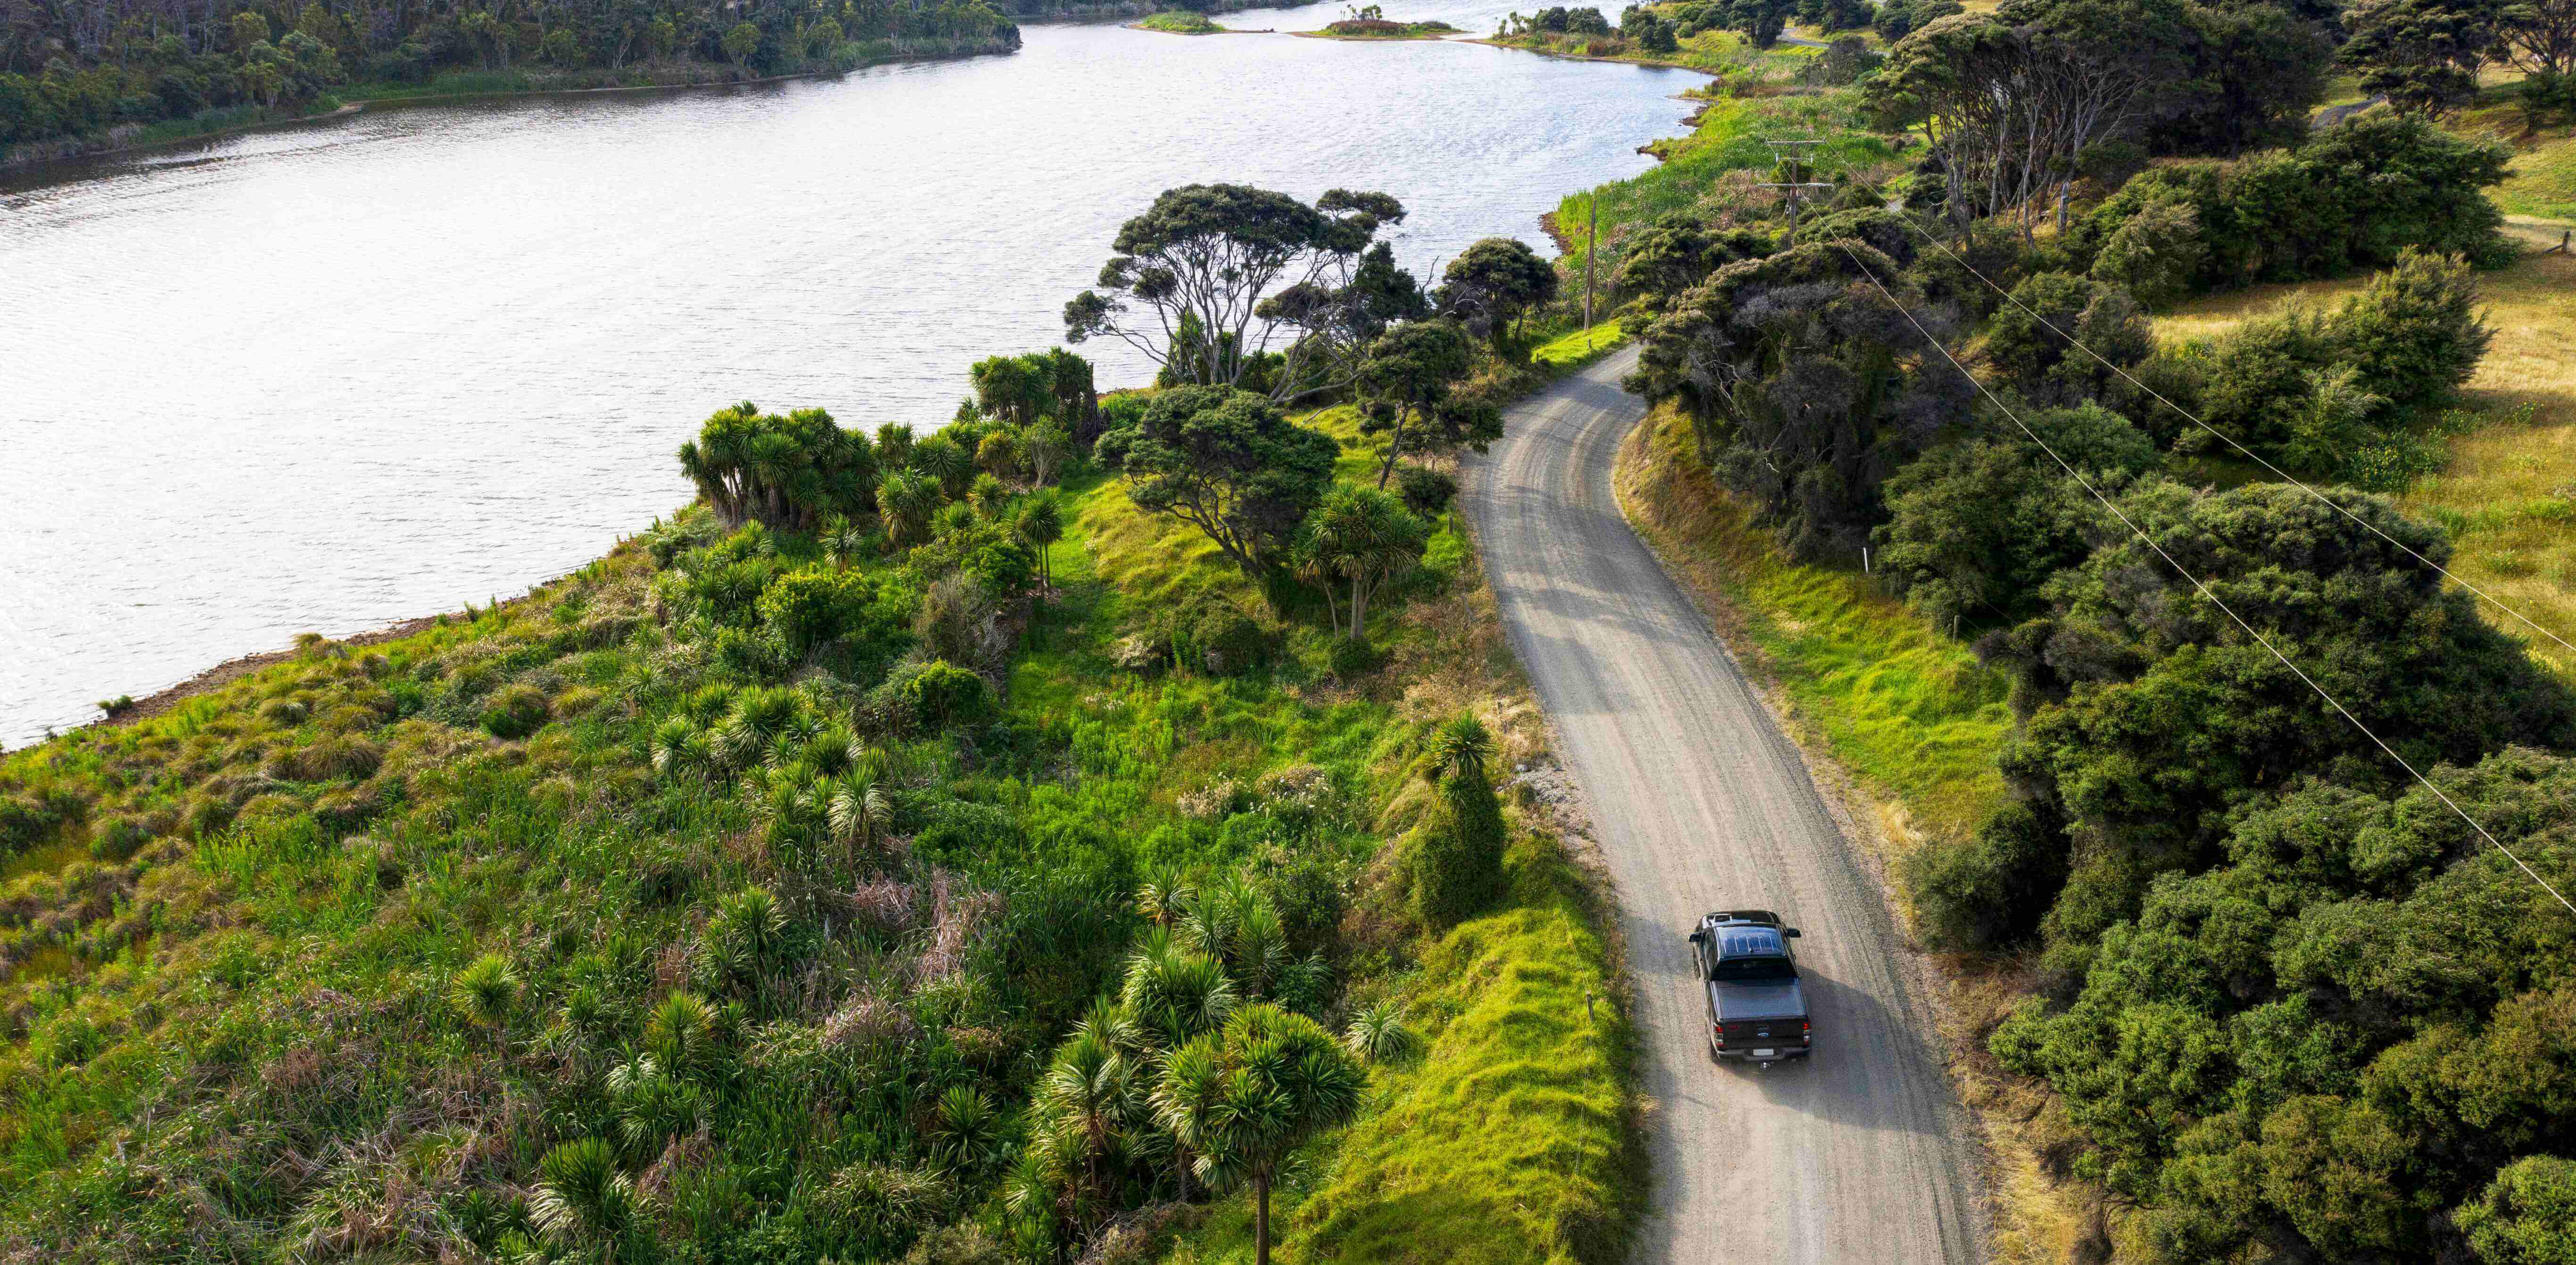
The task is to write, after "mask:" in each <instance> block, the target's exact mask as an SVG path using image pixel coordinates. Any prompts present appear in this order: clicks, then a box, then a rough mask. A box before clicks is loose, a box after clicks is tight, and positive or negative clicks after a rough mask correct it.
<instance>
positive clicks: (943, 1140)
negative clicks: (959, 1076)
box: [931, 1085, 1008, 1172]
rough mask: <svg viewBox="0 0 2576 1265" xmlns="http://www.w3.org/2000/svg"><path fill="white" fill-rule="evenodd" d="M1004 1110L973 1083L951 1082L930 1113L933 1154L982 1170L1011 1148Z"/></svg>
mask: <svg viewBox="0 0 2576 1265" xmlns="http://www.w3.org/2000/svg"><path fill="white" fill-rule="evenodd" d="M1002 1124H1003V1121H1002V1113H1001V1112H999V1111H996V1110H994V1108H993V1100H992V1099H991V1098H988V1097H986V1096H985V1094H984V1091H983V1090H981V1089H978V1088H976V1087H975V1086H972V1085H951V1086H949V1087H948V1089H947V1091H946V1092H944V1093H942V1094H940V1095H939V1106H938V1108H937V1109H936V1110H934V1111H933V1112H932V1113H931V1154H932V1155H933V1156H935V1157H936V1158H937V1159H938V1160H939V1162H940V1163H942V1164H946V1165H948V1166H950V1167H952V1168H959V1169H965V1170H968V1171H970V1172H971V1171H979V1170H981V1169H983V1168H984V1167H986V1166H987V1165H990V1164H992V1163H993V1162H994V1161H996V1160H998V1159H1000V1158H1001V1157H1002V1155H1003V1154H1004V1153H1005V1152H1006V1151H1007V1150H1008V1147H1007V1146H1006V1145H1005V1139H1004V1137H1003V1129H1002Z"/></svg>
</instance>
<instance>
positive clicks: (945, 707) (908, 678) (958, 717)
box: [900, 659, 993, 728]
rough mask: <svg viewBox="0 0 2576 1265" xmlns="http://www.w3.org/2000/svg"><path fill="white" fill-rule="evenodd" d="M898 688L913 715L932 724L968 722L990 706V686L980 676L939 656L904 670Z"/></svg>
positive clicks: (950, 724) (982, 713)
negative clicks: (907, 670) (914, 667)
mask: <svg viewBox="0 0 2576 1265" xmlns="http://www.w3.org/2000/svg"><path fill="white" fill-rule="evenodd" d="M900 688H901V690H902V698H903V701H904V703H905V704H906V705H907V706H909V707H911V709H912V712H913V715H914V717H915V718H917V719H918V720H919V721H920V723H921V724H923V725H926V726H929V727H932V728H948V727H952V726H960V725H971V724H974V723H977V722H978V721H981V720H982V719H984V717H985V715H986V714H987V713H988V712H989V711H990V710H991V708H992V701H993V691H992V687H991V686H988V685H986V684H984V678H982V677H980V676H977V675H975V674H974V673H972V672H969V671H967V670H966V669H964V668H961V667H958V666H956V665H955V664H952V663H949V662H947V661H945V660H941V659H933V660H931V661H930V662H928V663H925V664H923V665H921V666H920V667H919V668H918V669H916V670H914V671H912V672H910V673H907V674H905V675H904V677H903V678H902V680H901V683H900Z"/></svg>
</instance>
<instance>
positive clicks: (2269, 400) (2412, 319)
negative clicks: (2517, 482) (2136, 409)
mask: <svg viewBox="0 0 2576 1265" xmlns="http://www.w3.org/2000/svg"><path fill="white" fill-rule="evenodd" d="M2491 336H2492V331H2490V330H2489V329H2488V328H2487V326H2486V324H2485V322H2484V321H2483V320H2481V319H2480V316H2479V313H2478V310H2477V290H2476V285H2475V282H2474V281H2473V280H2472V279H2471V276H2470V273H2469V269H2468V265H2467V263H2466V262H2465V261H2464V260H2461V259H2459V258H2458V257H2456V256H2452V257H2442V256H2435V255H2427V254H2424V253H2421V252H2417V251H2407V252H2405V253H2403V254H2401V255H2400V256H2399V259H2398V262H2397V265H2396V266H2395V267H2394V268H2391V269H2389V270H2388V271H2386V272H2384V273H2382V274H2380V275H2379V276H2378V277H2376V278H2374V279H2373V280H2372V282H2371V285H2370V288H2369V289H2367V290H2365V291H2363V292H2362V293H2360V294H2357V295H2354V296H2352V297H2350V298H2348V299H2346V300H2345V301H2344V302H2343V303H2342V304H2341V305H2339V306H2338V307H2336V308H2335V309H2334V310H2332V311H2331V312H2316V311H2313V310H2307V309H2299V308H2292V309H2290V310H2287V311H2282V312H2275V313H2271V314H2268V315H2264V316H2258V317H2253V318H2250V319H2248V320H2246V321H2244V322H2243V323H2241V324H2239V325H2238V326H2237V327H2236V328H2234V329H2232V330H2229V331H2228V332H2227V333H2225V334H2223V335H2221V336H2219V337H2218V338H2215V339H2212V340H2209V341H2207V342H2205V343H2198V344H2191V345H2186V346H2185V347H2182V348H2180V349H2178V350H2177V352H2176V355H2175V359H2176V362H2177V364H2178V366H2179V367H2180V368H2181V370H2182V371H2183V373H2184V375H2185V376H2186V377H2187V378H2188V379H2189V382H2190V391H2191V393H2192V395H2193V396H2194V397H2195V400H2196V403H2197V408H2196V412H2197V413H2198V414H2199V416H2200V419H2201V420H2202V421H2203V422H2205V423H2207V424H2208V425H2209V426H2210V427H2211V428H2213V429H2215V430H2217V431H2219V432H2221V433H2223V434H2225V435H2226V436H2228V437H2229V438H2232V439H2234V440H2236V441H2237V442H2238V443H2241V444H2244V445H2245V446H2246V447H2248V448H2251V449H2253V450H2254V451H2255V452H2257V453H2259V454H2261V455H2263V456H2265V457H2267V458H2270V459H2272V460H2274V461H2278V462H2280V463H2281V464H2283V465H2285V466H2288V467H2290V468H2292V469H2295V470H2304V471H2310V472H2314V473H2320V474H2326V475H2340V474H2346V473H2348V471H2349V468H2350V466H2351V464H2352V462H2353V461H2354V460H2355V459H2356V457H2357V456H2358V455H2360V454H2362V453H2364V452H2366V451H2368V450H2370V449H2371V448H2372V447H2374V446H2375V445H2377V444H2379V443H2380V442H2382V437H2383V436H2384V435H2385V434H2386V433H2387V432H2388V431H2389V430H2391V429H2392V428H2394V427H2398V426H2402V425H2404V424H2405V423H2407V422H2408V421H2411V420H2413V418H2414V416H2415V414H2416V413H2417V412H2418V411H2420V410H2424V409H2429V408H2436V407H2440V406H2442V405H2445V404H2448V403H2450V402H2451V401H2452V400H2453V399H2454V398H2455V395H2456V392H2457V391H2458V389H2459V387H2460V386H2461V385H2462V384H2464V383H2466V382H2467V381H2468V379H2469V376H2470V375H2471V374H2472V373H2474V372H2475V371H2476V369H2477V363H2478V359H2479V357H2481V356H2483V355H2484V354H2485V352H2486V348H2487V343H2488V340H2489V338H2490V337H2491ZM2178 446H2179V447H2180V448H2181V450H2182V451H2185V452H2193V451H2199V450H2202V449H2208V448H2215V447H2218V446H2220V445H2219V441H2218V440H2217V439H2216V438H2215V437H2213V436H2210V435H2208V434H2207V433H2206V432H2197V431H2194V432H2185V433H2184V434H2183V436H2182V438H2181V441H2180V443H2179V445H2178Z"/></svg>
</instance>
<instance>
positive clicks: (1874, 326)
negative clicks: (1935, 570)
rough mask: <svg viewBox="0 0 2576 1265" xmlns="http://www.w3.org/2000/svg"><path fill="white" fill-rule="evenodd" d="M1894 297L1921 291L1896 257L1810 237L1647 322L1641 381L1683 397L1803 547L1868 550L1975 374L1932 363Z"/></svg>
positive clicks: (1647, 389)
mask: <svg viewBox="0 0 2576 1265" xmlns="http://www.w3.org/2000/svg"><path fill="white" fill-rule="evenodd" d="M1855 259H1857V261H1858V262H1855ZM1864 269H1866V270H1867V271H1866V272H1864ZM1872 275H1874V276H1875V277H1876V278H1877V281H1878V283H1879V284H1883V285H1884V286H1886V288H1887V291H1888V293H1886V294H1882V293H1881V292H1880V290H1879V288H1878V286H1877V285H1873V284H1872V283H1871V280H1870V276H1872ZM1890 295H1892V296H1893V297H1894V300H1895V302H1896V303H1898V304H1906V305H1909V307H1913V306H1917V305H1920V304H1921V302H1922V296H1921V293H1920V292H1919V291H1917V290H1915V289H1914V288H1913V287H1912V286H1911V285H1910V284H1908V283H1907V282H1906V281H1905V280H1904V279H1903V278H1902V277H1901V276H1899V275H1898V267H1897V264H1896V261H1895V260H1893V259H1890V258H1888V257H1887V256H1886V255H1884V254H1882V253H1880V252H1878V251H1876V250H1873V249H1871V248H1869V247H1868V246H1866V245H1861V244H1857V243H1853V244H1848V245H1846V244H1833V245H1827V244H1823V243H1816V242H1808V243H1802V244H1800V245H1799V246H1797V247H1796V248H1795V249H1792V250H1788V251H1783V252H1781V253H1779V254H1776V255H1771V256H1769V257H1767V258H1763V259H1759V260H1747V261H1745V262H1742V263H1735V264H1729V265H1727V266H1726V267H1724V268H1721V269H1719V270H1718V271H1717V272H1716V273H1715V274H1713V275H1711V276H1710V277H1709V279H1708V280H1707V281H1706V282H1704V283H1702V284H1701V285H1699V286H1697V287H1695V288H1694V289H1692V290H1691V291H1689V292H1688V293H1687V294H1685V295H1683V296H1682V297H1681V298H1679V299H1677V300H1676V301H1675V302H1674V304H1673V306H1672V309H1671V310H1670V311H1669V312H1667V313H1666V314H1664V315H1663V316H1662V317H1660V318H1658V319H1657V320H1656V321H1655V323H1654V324H1653V325H1650V326H1648V327H1647V328H1646V330H1645V332H1644V335H1643V339H1642V341H1643V343H1644V346H1643V348H1642V350H1641V352H1640V355H1639V359H1638V368H1637V372H1636V373H1634V374H1632V375H1630V378H1629V381H1628V385H1629V387H1630V389H1632V390H1636V391H1638V392H1640V393H1641V394H1643V395H1645V396H1646V397H1647V398H1648V399H1651V400H1664V399H1674V400H1678V401H1680V402H1681V403H1682V405H1683V406H1684V407H1685V408H1686V409H1688V410H1689V413H1690V417H1691V421H1692V423H1693V428H1694V430H1695V431H1696V433H1697V435H1698V438H1699V446H1700V451H1701V453H1702V455H1703V456H1704V457H1705V458H1706V459H1707V461H1708V463H1709V466H1710V468H1711V470H1712V471H1713V472H1714V473H1715V474H1716V476H1717V478H1718V480H1719V482H1721V483H1723V484H1724V485H1726V486H1727V487H1729V488H1732V489H1734V490H1736V491H1738V492H1741V493H1744V494H1745V495H1747V496H1748V497H1749V498H1750V499H1751V500H1752V502H1753V505H1754V507H1755V510H1756V512H1757V514H1758V515H1759V518H1760V521H1762V522H1764V523H1767V524H1771V525H1776V526H1777V527H1779V528H1780V531H1781V535H1782V537H1783V539H1784V540H1785V542H1786V543H1787V545H1788V547H1789V548H1790V550H1791V551H1792V552H1793V553H1794V554H1795V555H1797V556H1798V557H1801V558H1820V557H1835V556H1857V555H1858V554H1859V552H1860V546H1861V544H1862V542H1863V541H1864V540H1866V539H1867V533H1868V530H1869V528H1870V526H1871V525H1872V524H1873V523H1874V522H1875V520H1876V519H1877V517H1878V514H1879V503H1878V493H1879V484H1880V483H1881V482H1882V481H1884V480H1885V479H1886V478H1887V476H1888V475H1889V474H1890V473H1891V472H1893V471H1894V470H1895V469H1896V467H1897V466H1898V465H1899V464H1901V463H1902V462H1903V460H1904V459H1905V458H1907V457H1909V456H1911V455H1912V454H1913V453H1915V452H1917V451H1920V450H1921V448H1922V447H1923V446H1924V445H1925V444H1927V443H1928V442H1929V441H1930V440H1932V439H1933V438H1934V437H1935V436H1936V435H1938V434H1939V433H1940V431H1941V430H1942V428H1943V427H1945V426H1946V425H1948V424H1949V423H1951V422H1952V421H1954V420H1955V419H1957V418H1959V417H1960V416H1962V415H1963V414H1964V413H1965V408H1964V407H1963V405H1964V401H1963V399H1962V395H1963V393H1965V392H1967V391H1969V390H1971V389H1972V388H1971V387H1970V384H1969V383H1968V382H1967V381H1966V380H1964V379H1963V378H1962V377H1961V376H1960V375H1959V374H1958V373H1957V371H1955V370H1953V369H1951V368H1950V367H1949V366H1948V364H1947V363H1946V362H1936V364H1934V365H1929V366H1927V365H1924V364H1923V363H1922V362H1923V360H1924V359H1927V358H1930V357H1929V356H1927V355H1926V353H1927V352H1928V350H1929V349H1926V348H1924V346H1923V336H1922V334H1920V333H1918V332H1916V330H1915V327H1914V325H1913V324H1912V323H1911V322H1909V320H1908V319H1907V316H1906V313H1905V312H1902V311H1899V310H1897V309H1896V308H1895V307H1894V306H1892V305H1891V304H1890V302H1889V297H1890ZM1914 319H1915V320H1919V321H1921V322H1922V323H1923V324H1924V326H1925V327H1926V328H1929V329H1931V330H1933V331H1934V332H1935V333H1936V335H1937V333H1938V332H1939V330H1940V329H1941V328H1942V322H1941V321H1940V318H1939V315H1938V314H1937V313H1932V312H1923V311H1918V312H1916V314H1915V317H1914Z"/></svg>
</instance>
